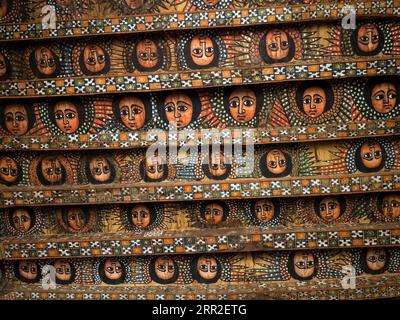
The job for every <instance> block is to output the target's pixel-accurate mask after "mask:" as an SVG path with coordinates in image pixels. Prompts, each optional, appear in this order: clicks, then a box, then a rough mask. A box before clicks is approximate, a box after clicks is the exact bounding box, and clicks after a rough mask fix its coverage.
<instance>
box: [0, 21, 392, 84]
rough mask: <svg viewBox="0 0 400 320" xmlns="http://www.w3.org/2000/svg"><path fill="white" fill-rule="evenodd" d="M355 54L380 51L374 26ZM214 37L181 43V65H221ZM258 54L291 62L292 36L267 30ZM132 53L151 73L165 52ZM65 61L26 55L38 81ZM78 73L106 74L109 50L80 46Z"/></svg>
mask: <svg viewBox="0 0 400 320" xmlns="http://www.w3.org/2000/svg"><path fill="white" fill-rule="evenodd" d="M354 32H355V39H356V40H355V42H354V44H353V45H354V46H355V48H354V49H356V50H355V51H356V52H357V53H358V54H359V55H364V56H371V55H377V54H379V53H380V52H381V50H382V49H383V44H384V39H383V37H384V36H383V33H382V31H381V30H380V29H379V27H378V26H377V25H375V24H364V25H361V26H359V27H358V28H357V29H356V30H355V31H354ZM216 37H217V36H216V35H213V36H211V35H208V34H205V33H204V34H202V33H200V34H196V35H194V36H193V37H192V38H191V40H190V41H187V42H185V43H184V44H183V45H184V52H185V56H184V59H186V61H185V64H184V65H185V66H188V67H189V68H190V69H204V68H212V67H218V66H221V65H220V64H221V63H220V61H221V55H222V54H223V53H222V52H221V50H220V48H219V47H218V43H222V42H221V41H222V40H220V39H216ZM259 46H260V48H259V55H260V56H261V58H262V59H263V60H264V62H265V63H268V64H271V63H283V62H289V61H292V60H293V59H294V56H295V52H296V47H295V42H294V40H293V38H292V36H291V35H290V34H289V33H287V32H285V31H283V30H280V29H273V30H270V31H267V32H266V33H265V35H264V36H263V37H262V39H261V41H260V44H259ZM133 47H134V48H133V49H131V50H134V52H125V55H126V56H129V57H131V59H130V60H132V61H129V63H130V64H131V65H132V67H133V68H135V69H136V70H138V71H141V72H154V71H156V70H159V69H161V68H162V66H163V63H164V59H165V58H166V57H165V55H166V54H167V53H166V51H165V50H166V49H165V48H163V47H162V46H161V45H160V43H159V42H158V41H157V40H155V39H153V38H145V39H142V40H140V41H138V42H137V43H135V45H134V46H133ZM62 60H64V61H65V59H64V58H62V57H60V56H59V55H57V53H56V52H55V51H54V50H52V49H51V48H49V47H46V46H39V47H37V48H34V49H33V50H32V52H31V53H30V58H29V62H30V68H31V70H32V72H33V73H34V74H35V75H36V76H37V77H38V78H52V77H53V78H54V77H57V76H60V72H61V61H62ZM79 67H80V71H81V72H82V73H83V74H85V75H88V76H92V75H101V74H107V73H108V72H109V70H110V68H111V57H110V53H109V50H106V48H105V47H104V46H102V45H101V44H96V43H90V44H87V45H86V46H84V47H83V49H82V50H81V53H80V57H79ZM10 72H11V70H10V62H9V61H8V60H7V57H6V55H4V54H0V79H1V80H5V79H7V78H8V77H9V75H10Z"/></svg>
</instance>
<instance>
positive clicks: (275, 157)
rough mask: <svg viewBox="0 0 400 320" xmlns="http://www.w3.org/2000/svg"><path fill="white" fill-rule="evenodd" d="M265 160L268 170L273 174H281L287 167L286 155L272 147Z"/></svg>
mask: <svg viewBox="0 0 400 320" xmlns="http://www.w3.org/2000/svg"><path fill="white" fill-rule="evenodd" d="M265 160H266V165H267V168H268V171H269V172H271V173H272V174H275V175H279V174H281V173H283V172H284V171H285V170H286V168H287V160H286V156H285V154H284V153H283V152H282V151H281V150H278V149H272V150H271V151H269V152H268V153H267V156H266V158H265Z"/></svg>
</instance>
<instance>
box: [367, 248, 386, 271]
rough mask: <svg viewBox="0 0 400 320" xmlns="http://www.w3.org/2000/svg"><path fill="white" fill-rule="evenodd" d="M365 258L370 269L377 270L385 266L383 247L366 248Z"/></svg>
mask: <svg viewBox="0 0 400 320" xmlns="http://www.w3.org/2000/svg"><path fill="white" fill-rule="evenodd" d="M365 258H366V260H367V261H366V263H367V266H368V268H369V269H370V270H373V271H379V270H382V269H383V268H384V267H385V265H386V259H387V255H386V251H385V249H374V248H370V249H368V251H367V254H366V257H365Z"/></svg>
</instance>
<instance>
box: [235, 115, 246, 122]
mask: <svg viewBox="0 0 400 320" xmlns="http://www.w3.org/2000/svg"><path fill="white" fill-rule="evenodd" d="M237 120H238V121H239V122H246V116H238V117H237Z"/></svg>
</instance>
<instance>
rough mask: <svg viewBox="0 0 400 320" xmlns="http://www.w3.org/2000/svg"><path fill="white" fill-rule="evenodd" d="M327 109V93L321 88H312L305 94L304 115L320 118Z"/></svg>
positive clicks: (305, 91)
mask: <svg viewBox="0 0 400 320" xmlns="http://www.w3.org/2000/svg"><path fill="white" fill-rule="evenodd" d="M325 107H326V93H325V90H324V89H322V88H320V87H310V88H307V89H306V90H304V93H303V109H304V113H305V114H307V115H308V116H310V117H312V118H316V117H319V116H320V115H321V114H323V113H324V111H325Z"/></svg>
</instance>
